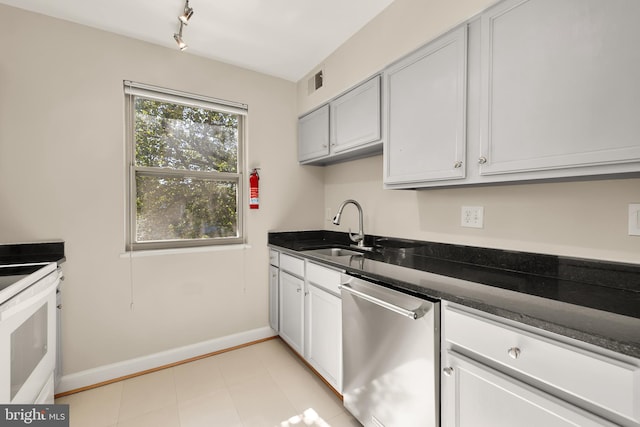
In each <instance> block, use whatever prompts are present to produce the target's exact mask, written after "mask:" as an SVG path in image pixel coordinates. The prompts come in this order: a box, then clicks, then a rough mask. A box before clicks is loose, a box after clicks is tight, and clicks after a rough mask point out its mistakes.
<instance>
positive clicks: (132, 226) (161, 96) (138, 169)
mask: <svg viewBox="0 0 640 427" xmlns="http://www.w3.org/2000/svg"><path fill="white" fill-rule="evenodd" d="M124 94H125V129H126V137H125V141H126V147H127V150H126V153H127V156H126V162H127V163H126V164H127V174H126V175H127V203H126V205H127V206H126V209H127V212H126V218H127V221H126V250H127V251H138V250H153V249H177V248H189V247H202V246H219V245H237V244H243V243H245V242H246V230H245V227H244V212H245V209H246V207H245V197H244V194H245V191H246V190H245V184H244V181H245V180H244V179H243V171H244V163H245V161H244V151H245V150H244V149H245V143H246V142H245V135H246V129H245V126H246V116H247V112H248V107H247V105H246V104H241V103H237V102H232V101H224V100H220V99H215V98H210V97H205V96H201V95H195V94H191V93H186V92H180V91H176V90H172V89H166V88H161V87H158V86H151V85H146V84H142V83H136V82H132V81H124ZM137 96H138V97H143V98H147V99H152V100H156V101H163V102H169V103H175V104H181V105H187V106H192V107H197V108H205V109H208V110H215V111H219V112H223V113H231V114H236V115H238V116H239V120H238V166H237V172H236V173H229V172H215V171H214V172H201V171H190V170H178V169H172V168H162V167H142V166H136V162H135V103H134V99H135V97H137ZM136 175H142V176H145V175H146V176H173V177H176V176H177V177H192V178H200V179H202V178H206V179H212V180H216V179H219V180H222V181H227V182H228V181H235V182H236V188H237V200H236V206H237V231H238V233H237V234H238V235H237V236H235V237H217V238H209V239H182V240H162V241H146V242H138V241H136V219H137V218H136V191H137V190H136Z"/></svg>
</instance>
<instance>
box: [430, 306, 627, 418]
mask: <svg viewBox="0 0 640 427" xmlns="http://www.w3.org/2000/svg"><path fill="white" fill-rule="evenodd" d="M442 314H443V317H442V328H443V329H442V330H443V335H442V351H443V353H442V360H441V367H442V376H441V410H442V414H441V418H442V425H443V426H444V427H449V426H451V427H453V426H456V427H466V426H474V427H475V426H492V427H494V426H511V425H514V424H517V425H519V426H531V427H537V426H545V427H547V426H581V427H583V426H615V425H620V426H629V427H631V426H634V427H637V426H640V406H639V405H638V402H640V360H637V359H634V358H631V357H627V356H624V355H621V354H615V353H613V352H610V351H607V350H605V349H600V348H596V347H595V346H590V345H587V344H585V343H577V342H573V341H571V340H570V339H569V338H565V337H562V336H559V335H555V334H551V333H549V332H545V331H541V330H538V329H535V328H532V327H529V326H526V325H520V324H516V323H515V322H510V321H507V320H505V319H502V318H499V317H497V316H492V315H490V314H487V313H483V312H478V311H475V310H472V309H469V308H466V307H461V306H457V305H454V304H451V303H445V304H443V311H442Z"/></svg>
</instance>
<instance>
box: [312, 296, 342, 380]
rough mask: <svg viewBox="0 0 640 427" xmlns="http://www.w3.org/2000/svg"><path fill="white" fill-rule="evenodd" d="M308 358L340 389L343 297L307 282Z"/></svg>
mask: <svg viewBox="0 0 640 427" xmlns="http://www.w3.org/2000/svg"><path fill="white" fill-rule="evenodd" d="M307 285H308V287H307V289H308V294H307V301H306V305H305V310H306V311H305V313H306V337H307V339H306V342H305V345H306V352H305V357H306V358H307V360H308V362H309V363H310V364H311V366H313V367H314V368H315V369H316V370H317V371H318V372H319V373H320V374H321V375H322V376H323V377H324V378H325V379H326V380H327V382H329V384H331V385H332V386H333V388H335V389H336V390H338V391H341V390H342V300H341V299H340V298H338V297H337V296H335V295H332V294H330V293H329V292H327V291H325V290H322V289H321V288H319V287H317V286H314V285H313V284H311V283H307Z"/></svg>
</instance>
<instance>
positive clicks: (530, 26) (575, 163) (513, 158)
mask: <svg viewBox="0 0 640 427" xmlns="http://www.w3.org/2000/svg"><path fill="white" fill-rule="evenodd" d="M638 16H640V2H638V1H637V0H616V1H606V0H565V1H561V2H558V1H554V0H524V1H523V0H510V1H506V2H502V3H500V4H498V5H497V6H495V7H493V8H491V9H489V10H488V11H487V12H485V13H484V14H483V15H482V16H481V24H482V37H481V39H482V40H481V50H482V52H481V74H482V77H481V79H482V83H481V84H482V88H481V93H482V95H481V99H482V104H481V143H480V145H481V147H480V152H481V159H482V160H481V161H484V162H485V163H484V164H481V166H480V174H481V175H490V174H502V173H510V172H527V171H542V170H556V171H557V172H556V173H557V174H558V176H561V171H560V169H567V168H569V169H570V168H574V170H575V168H577V167H592V166H596V165H611V164H616V163H628V162H634V161H635V162H637V161H639V160H640V139H639V138H638V135H639V134H640V120H638V117H640V102H638V99H640V85H639V84H638V76H639V75H640V49H638V40H640V27H639V26H638V23H637V21H638ZM592 170H593V169H592ZM582 174H585V173H582Z"/></svg>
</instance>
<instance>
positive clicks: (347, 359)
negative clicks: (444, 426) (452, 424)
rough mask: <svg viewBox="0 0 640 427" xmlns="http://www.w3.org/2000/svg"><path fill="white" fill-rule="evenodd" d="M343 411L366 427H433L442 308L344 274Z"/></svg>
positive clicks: (437, 409) (437, 412)
mask: <svg viewBox="0 0 640 427" xmlns="http://www.w3.org/2000/svg"><path fill="white" fill-rule="evenodd" d="M341 294H342V346H343V396H344V406H345V408H346V409H347V410H348V411H349V412H351V414H352V415H353V416H354V417H356V418H357V419H358V421H360V422H361V423H362V424H363V425H364V426H366V427H369V426H373V427H407V426H411V427H418V426H428V427H435V426H437V425H438V423H439V415H440V392H439V390H440V381H439V378H440V377H439V372H440V366H439V365H440V357H439V354H440V303H439V301H436V300H426V299H422V298H417V297H414V296H411V295H407V294H404V293H401V292H397V291H394V290H392V289H389V288H386V287H384V286H382V285H379V284H375V283H373V282H369V281H366V280H363V279H359V278H356V277H353V276H350V275H346V274H343V275H342V285H341Z"/></svg>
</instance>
